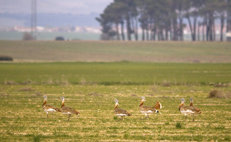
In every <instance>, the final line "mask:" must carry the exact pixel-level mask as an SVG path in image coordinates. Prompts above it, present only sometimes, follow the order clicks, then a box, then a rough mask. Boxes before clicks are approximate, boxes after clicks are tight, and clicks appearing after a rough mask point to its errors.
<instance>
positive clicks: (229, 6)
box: [96, 0, 231, 41]
mask: <svg viewBox="0 0 231 142" xmlns="http://www.w3.org/2000/svg"><path fill="white" fill-rule="evenodd" d="M96 20H97V21H98V22H99V23H100V25H101V27H102V35H101V39H103V40H175V41H177V40H181V41H183V40H184V29H185V28H186V27H188V28H189V30H190V35H191V40H192V41H196V40H198V41H199V40H203V41H214V40H216V39H218V38H219V40H220V41H223V40H224V37H223V35H224V34H225V32H231V0H114V1H113V2H112V3H111V4H109V5H108V6H107V7H106V8H105V9H104V11H103V13H102V14H100V16H99V17H97V18H96ZM217 30H219V32H220V34H219V35H217V34H216V31H217ZM224 30H225V31H224ZM217 36H219V37H217Z"/></svg>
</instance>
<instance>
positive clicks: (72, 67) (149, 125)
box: [0, 41, 231, 142]
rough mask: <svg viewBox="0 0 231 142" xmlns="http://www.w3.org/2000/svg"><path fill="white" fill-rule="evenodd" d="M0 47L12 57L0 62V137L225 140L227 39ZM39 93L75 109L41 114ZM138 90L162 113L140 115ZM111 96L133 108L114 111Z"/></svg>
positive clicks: (230, 122)
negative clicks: (122, 114) (193, 110)
mask: <svg viewBox="0 0 231 142" xmlns="http://www.w3.org/2000/svg"><path fill="white" fill-rule="evenodd" d="M0 55H7V56H11V57H13V58H14V62H2V63H0V100H1V101H0V107H1V109H0V141H7V142H8V141H36V142H38V141H231V134H230V132H231V48H230V43H226V42H224V43H220V42H213V43H207V42H205V43H203V42H196V43H192V42H182V43H180V42H113V41H111V42H100V41H97V42H96V41H88V42H85V41H72V42H53V41H28V42H25V41H0ZM63 61H68V62H63ZM212 90H217V91H218V92H219V93H218V94H219V95H220V96H221V98H209V97H208V96H209V93H210V92H211V91H212ZM44 95H47V97H48V104H50V105H53V106H55V107H60V106H61V100H60V97H61V96H64V97H65V105H66V106H69V107H73V108H75V109H76V110H78V111H79V112H80V115H79V116H78V117H76V116H73V117H71V119H70V121H67V116H65V115H63V114H62V113H52V114H51V113H50V114H49V117H48V118H47V117H46V113H45V112H44V111H43V109H42V103H43V96H44ZM141 96H145V97H146V100H147V101H146V102H145V105H148V106H152V105H154V104H155V103H156V101H160V102H161V103H162V105H163V108H162V109H161V110H160V112H161V113H160V114H153V115H151V116H150V118H144V116H143V115H142V114H141V113H140V112H139V107H138V106H139V103H140V101H141ZM115 98H117V99H118V100H119V104H120V105H119V107H121V108H123V109H126V110H127V111H129V112H130V113H131V114H132V116H130V117H126V118H125V119H124V120H121V119H120V118H118V117H115V116H114V99H115ZM181 98H185V100H186V105H189V99H190V98H193V100H194V105H195V106H196V107H198V108H200V109H201V111H202V114H200V115H197V116H196V117H195V121H192V117H190V116H188V117H185V116H183V115H182V114H180V112H179V110H178V105H179V103H180V99H181Z"/></svg>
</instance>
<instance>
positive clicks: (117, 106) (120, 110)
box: [114, 99, 131, 118]
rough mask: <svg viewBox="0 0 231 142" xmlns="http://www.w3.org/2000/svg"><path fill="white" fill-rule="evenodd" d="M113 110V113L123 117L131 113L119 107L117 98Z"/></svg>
mask: <svg viewBox="0 0 231 142" xmlns="http://www.w3.org/2000/svg"><path fill="white" fill-rule="evenodd" d="M114 111H115V115H116V116H119V117H121V118H124V117H125V116H131V113H129V112H127V111H126V110H123V109H121V108H119V101H118V100H117V99H115V107H114Z"/></svg>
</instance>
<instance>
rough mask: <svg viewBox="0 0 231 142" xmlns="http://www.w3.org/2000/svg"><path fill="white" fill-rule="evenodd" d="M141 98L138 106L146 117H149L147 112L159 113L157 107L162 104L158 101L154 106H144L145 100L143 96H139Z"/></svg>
mask: <svg viewBox="0 0 231 142" xmlns="http://www.w3.org/2000/svg"><path fill="white" fill-rule="evenodd" d="M141 98H142V100H141V102H140V105H139V108H140V112H141V113H142V114H144V115H145V116H146V117H149V114H152V113H159V110H158V109H161V108H162V105H161V103H160V102H156V104H155V106H144V102H145V101H146V100H145V97H141Z"/></svg>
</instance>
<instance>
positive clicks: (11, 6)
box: [0, 0, 113, 14]
mask: <svg viewBox="0 0 231 142" xmlns="http://www.w3.org/2000/svg"><path fill="white" fill-rule="evenodd" d="M112 1H113V0H37V8H38V13H71V14H89V13H101V12H102V11H103V9H104V8H105V7H106V6H107V5H108V4H109V3H111V2H112ZM30 5H31V0H0V13H29V12H30Z"/></svg>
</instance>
